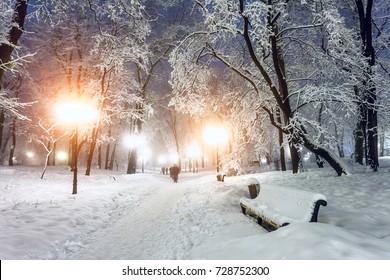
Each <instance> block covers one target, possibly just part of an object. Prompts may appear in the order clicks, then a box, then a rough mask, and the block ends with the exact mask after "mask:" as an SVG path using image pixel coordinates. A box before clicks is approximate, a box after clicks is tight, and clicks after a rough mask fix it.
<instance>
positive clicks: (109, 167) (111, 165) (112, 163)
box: [108, 142, 116, 170]
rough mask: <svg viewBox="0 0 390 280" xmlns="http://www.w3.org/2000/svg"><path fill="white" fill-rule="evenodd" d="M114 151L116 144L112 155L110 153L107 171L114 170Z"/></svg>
mask: <svg viewBox="0 0 390 280" xmlns="http://www.w3.org/2000/svg"><path fill="white" fill-rule="evenodd" d="M115 151H116V142H115V144H114V149H113V150H112V153H111V158H110V164H109V166H108V169H109V170H113V169H114V161H115Z"/></svg>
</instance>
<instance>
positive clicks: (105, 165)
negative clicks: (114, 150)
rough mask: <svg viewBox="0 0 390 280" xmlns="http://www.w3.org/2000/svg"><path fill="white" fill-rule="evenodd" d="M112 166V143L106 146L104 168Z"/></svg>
mask: <svg viewBox="0 0 390 280" xmlns="http://www.w3.org/2000/svg"><path fill="white" fill-rule="evenodd" d="M109 168H110V143H108V144H107V146H106V159H105V162H104V169H106V170H107V169H109Z"/></svg>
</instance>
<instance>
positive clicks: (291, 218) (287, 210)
mask: <svg viewBox="0 0 390 280" xmlns="http://www.w3.org/2000/svg"><path fill="white" fill-rule="evenodd" d="M247 184H248V186H251V185H252V186H253V185H255V186H258V187H259V189H260V192H259V194H258V196H257V197H256V198H254V199H249V198H246V197H242V198H241V199H240V205H241V209H242V212H243V213H244V214H247V213H248V214H250V215H253V216H255V217H256V218H257V221H258V223H259V224H260V225H261V226H263V227H264V228H266V229H267V230H273V229H277V228H279V227H283V226H286V225H288V224H291V223H299V222H317V216H318V211H319V209H320V206H321V205H323V206H326V204H327V202H326V197H325V196H324V195H323V194H320V193H315V192H309V191H303V190H297V189H293V188H288V187H279V186H261V187H260V183H259V180H258V179H256V178H251V179H249V180H248V182H247Z"/></svg>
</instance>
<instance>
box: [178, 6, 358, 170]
mask: <svg viewBox="0 0 390 280" xmlns="http://www.w3.org/2000/svg"><path fill="white" fill-rule="evenodd" d="M196 3H197V4H198V5H199V7H200V9H201V11H202V12H203V19H204V28H203V29H200V30H198V31H196V32H193V33H192V34H190V35H189V36H187V37H186V38H185V39H184V40H183V42H182V44H181V45H180V46H179V47H178V48H177V49H176V51H175V53H174V54H173V55H172V57H171V61H172V64H173V65H174V71H173V75H172V84H173V86H174V91H175V92H176V97H175V99H174V101H173V102H175V104H183V102H182V101H181V100H180V99H183V98H186V97H183V96H188V95H189V94H191V96H192V95H193V92H194V90H195V91H199V92H202V91H204V88H202V87H205V83H204V80H206V79H207V74H206V73H207V68H209V67H215V65H216V64H215V60H218V61H219V62H222V64H224V65H225V66H226V67H228V68H229V69H230V70H232V71H233V72H234V73H235V74H237V75H238V76H239V77H241V78H242V79H243V81H245V83H246V84H247V85H246V86H247V87H251V88H252V90H253V91H254V92H255V95H254V97H253V98H254V100H253V102H256V103H257V107H256V111H255V112H260V111H263V112H265V113H266V114H268V117H269V121H270V122H271V124H272V125H274V126H275V127H277V128H278V129H279V130H280V131H282V132H283V133H284V134H285V135H286V136H287V140H288V142H289V146H290V150H291V158H292V161H293V171H294V172H297V171H298V162H299V147H300V146H304V147H305V148H307V149H308V150H310V151H311V152H313V153H315V154H317V155H318V156H320V157H321V158H323V159H324V160H325V161H327V162H328V163H329V164H330V165H331V166H332V167H333V168H334V169H335V171H336V172H337V174H338V175H341V174H343V173H346V172H347V171H346V169H345V167H344V165H343V164H342V163H341V161H340V160H339V159H338V157H337V156H335V155H334V154H333V152H332V151H330V150H329V145H327V144H326V142H324V140H321V141H319V139H322V138H323V137H322V136H324V137H326V138H328V139H327V141H331V139H332V138H333V137H330V138H329V136H331V135H332V134H331V133H330V132H329V131H326V127H324V126H319V123H318V112H319V111H320V108H321V106H322V109H321V110H322V114H326V115H327V117H328V118H330V120H332V121H336V120H337V118H339V115H338V114H336V112H335V111H334V110H333V108H334V106H333V104H338V106H337V108H338V109H337V110H339V111H342V112H344V114H345V115H348V114H353V112H355V111H354V110H356V105H355V102H354V101H355V99H356V98H355V95H354V93H353V90H352V87H353V85H354V84H356V83H357V81H358V80H359V77H361V73H359V71H357V70H358V69H360V68H361V66H362V65H363V61H364V58H363V56H362V55H361V53H360V49H359V46H358V44H357V42H356V40H354V38H355V37H354V35H355V34H354V33H353V32H352V31H351V30H350V29H349V28H347V27H346V24H345V22H344V20H343V18H342V17H341V16H340V13H339V11H338V9H337V3H336V2H333V1H328V2H323V1H262V0H259V1H245V0H240V1H238V2H237V1H230V0H218V1H196ZM183 77H185V78H183ZM324 105H325V106H324ZM279 116H280V117H279ZM324 129H325V130H324ZM333 129H334V128H333V127H332V131H333ZM320 135H322V136H321V137H320Z"/></svg>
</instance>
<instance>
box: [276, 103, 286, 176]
mask: <svg viewBox="0 0 390 280" xmlns="http://www.w3.org/2000/svg"><path fill="white" fill-rule="evenodd" d="M280 114H281V113H280V110H277V112H276V117H277V121H278V123H282V118H281V116H280ZM278 136H279V153H280V165H281V168H282V171H286V170H287V167H286V156H285V154H284V143H283V131H282V130H281V129H278Z"/></svg>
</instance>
